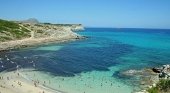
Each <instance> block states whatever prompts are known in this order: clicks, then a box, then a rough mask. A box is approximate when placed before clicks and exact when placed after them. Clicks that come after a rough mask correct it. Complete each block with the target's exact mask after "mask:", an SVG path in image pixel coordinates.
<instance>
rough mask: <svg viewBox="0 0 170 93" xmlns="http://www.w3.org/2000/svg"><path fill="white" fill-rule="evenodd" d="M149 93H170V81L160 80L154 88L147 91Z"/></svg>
mask: <svg viewBox="0 0 170 93" xmlns="http://www.w3.org/2000/svg"><path fill="white" fill-rule="evenodd" d="M148 92H149V93H170V80H169V79H161V80H160V81H159V82H158V83H157V84H156V86H155V87H152V88H150V89H149V90H148Z"/></svg>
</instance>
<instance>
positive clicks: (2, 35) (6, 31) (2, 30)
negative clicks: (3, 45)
mask: <svg viewBox="0 0 170 93" xmlns="http://www.w3.org/2000/svg"><path fill="white" fill-rule="evenodd" d="M26 37H30V31H29V30H27V29H25V28H24V27H22V26H20V25H19V24H18V23H15V22H13V21H7V20H2V19H0V42H3V41H8V40H15V39H22V38H26Z"/></svg>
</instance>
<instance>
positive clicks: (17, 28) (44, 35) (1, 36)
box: [0, 20, 84, 51]
mask: <svg viewBox="0 0 170 93" xmlns="http://www.w3.org/2000/svg"><path fill="white" fill-rule="evenodd" d="M83 29H84V28H83V26H82V25H81V24H51V23H32V22H28V21H27V22H23V21H6V20H0V51H2V50H9V49H16V48H20V47H28V46H35V45H40V44H44V43H50V42H64V41H69V40H74V39H81V38H83V37H82V36H80V35H78V34H77V33H75V32H74V31H79V30H83Z"/></svg>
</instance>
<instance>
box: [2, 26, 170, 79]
mask: <svg viewBox="0 0 170 93" xmlns="http://www.w3.org/2000/svg"><path fill="white" fill-rule="evenodd" d="M78 33H79V34H81V35H85V36H87V37H88V38H87V39H85V40H78V41H74V42H67V43H61V44H50V45H44V46H38V47H34V48H28V49H22V50H15V51H11V52H1V53H0V58H1V59H0V66H1V67H0V71H4V70H15V69H16V67H17V65H19V67H20V68H35V69H36V70H39V71H43V72H50V73H51V74H53V75H57V76H74V75H76V74H79V73H82V72H90V71H94V70H96V71H109V67H114V66H120V69H119V70H118V72H119V71H123V70H128V69H142V68H146V67H152V66H158V65H162V64H169V63H170V30H163V29H116V28H115V29H113V28H86V30H85V31H83V32H78ZM51 46H54V47H52V48H51ZM40 47H43V48H42V49H41V48H40ZM44 48H45V49H44ZM57 48H59V49H57ZM8 59H9V60H8ZM11 61H12V62H11ZM13 62H14V63H13ZM2 65H3V67H2ZM114 75H116V76H117V77H119V76H118V75H117V74H113V76H114Z"/></svg>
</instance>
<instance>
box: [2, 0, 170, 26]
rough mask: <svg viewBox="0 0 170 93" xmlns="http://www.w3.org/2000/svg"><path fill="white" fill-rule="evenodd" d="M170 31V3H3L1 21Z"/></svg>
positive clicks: (72, 0) (66, 0) (74, 0)
mask: <svg viewBox="0 0 170 93" xmlns="http://www.w3.org/2000/svg"><path fill="white" fill-rule="evenodd" d="M28 18H36V19H38V20H39V21H41V22H51V23H80V24H83V25H84V26H86V27H113V28H164V29H170V0H0V19H7V20H25V19H28Z"/></svg>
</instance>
